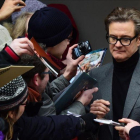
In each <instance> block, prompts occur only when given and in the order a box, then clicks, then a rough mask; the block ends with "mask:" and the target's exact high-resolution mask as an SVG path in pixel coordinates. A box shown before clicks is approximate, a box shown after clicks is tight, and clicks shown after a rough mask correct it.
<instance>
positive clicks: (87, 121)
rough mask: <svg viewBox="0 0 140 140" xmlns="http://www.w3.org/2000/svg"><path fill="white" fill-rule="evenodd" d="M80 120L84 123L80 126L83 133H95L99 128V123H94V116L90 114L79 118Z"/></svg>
mask: <svg viewBox="0 0 140 140" xmlns="http://www.w3.org/2000/svg"><path fill="white" fill-rule="evenodd" d="M81 118H82V119H83V120H84V123H83V124H82V129H85V131H86V132H87V131H92V132H96V131H97V128H98V127H99V123H97V122H94V120H93V119H95V118H96V116H95V115H94V114H92V113H87V114H85V115H83V116H81Z"/></svg>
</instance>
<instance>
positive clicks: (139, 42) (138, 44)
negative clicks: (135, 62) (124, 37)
mask: <svg viewBox="0 0 140 140" xmlns="http://www.w3.org/2000/svg"><path fill="white" fill-rule="evenodd" d="M137 46H138V47H139V46H140V35H139V36H138V38H137Z"/></svg>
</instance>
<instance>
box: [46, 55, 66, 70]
mask: <svg viewBox="0 0 140 140" xmlns="http://www.w3.org/2000/svg"><path fill="white" fill-rule="evenodd" d="M46 54H47V55H48V56H49V57H50V58H51V59H52V60H53V61H54V63H56V64H57V65H58V66H59V67H60V68H61V69H64V68H65V67H66V65H65V64H64V63H63V62H62V61H61V60H60V59H58V58H56V57H55V56H53V55H51V54H49V53H46Z"/></svg>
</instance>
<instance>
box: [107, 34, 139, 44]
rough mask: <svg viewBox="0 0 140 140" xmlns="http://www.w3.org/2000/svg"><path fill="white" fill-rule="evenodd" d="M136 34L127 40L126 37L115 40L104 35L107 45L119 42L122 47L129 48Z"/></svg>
mask: <svg viewBox="0 0 140 140" xmlns="http://www.w3.org/2000/svg"><path fill="white" fill-rule="evenodd" d="M137 36H138V34H136V35H135V36H134V37H133V38H127V37H122V38H117V37H115V36H109V35H108V34H106V40H107V42H108V43H109V44H112V45H115V44H116V43H117V41H120V43H121V44H122V45H123V46H129V45H130V44H131V41H132V40H134V39H135V38H136V37H137Z"/></svg>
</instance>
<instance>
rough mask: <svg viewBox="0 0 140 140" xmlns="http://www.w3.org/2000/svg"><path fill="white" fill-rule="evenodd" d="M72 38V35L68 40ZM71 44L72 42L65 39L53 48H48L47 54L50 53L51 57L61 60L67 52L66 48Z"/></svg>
mask: <svg viewBox="0 0 140 140" xmlns="http://www.w3.org/2000/svg"><path fill="white" fill-rule="evenodd" d="M71 36H72V33H71V34H70V35H69V36H68V38H69V37H71ZM69 44H70V40H69V39H65V40H63V41H62V42H60V43H59V44H57V45H55V46H53V47H48V48H47V52H48V53H50V54H51V55H53V56H55V57H56V58H58V59H61V58H62V55H63V53H64V51H65V50H66V48H67V46H68V45H69Z"/></svg>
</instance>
